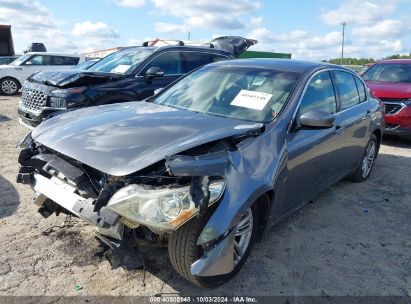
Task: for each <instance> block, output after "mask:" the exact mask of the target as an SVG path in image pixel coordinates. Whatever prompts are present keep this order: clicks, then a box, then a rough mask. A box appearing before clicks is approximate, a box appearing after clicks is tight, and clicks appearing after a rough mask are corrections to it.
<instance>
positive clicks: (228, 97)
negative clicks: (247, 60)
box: [155, 66, 299, 122]
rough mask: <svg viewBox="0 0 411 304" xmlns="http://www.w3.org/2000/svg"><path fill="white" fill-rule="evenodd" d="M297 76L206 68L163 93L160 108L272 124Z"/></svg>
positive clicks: (272, 71) (256, 69)
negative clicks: (173, 108) (161, 106)
mask: <svg viewBox="0 0 411 304" xmlns="http://www.w3.org/2000/svg"><path fill="white" fill-rule="evenodd" d="M298 78H299V74H298V73H293V72H287V71H276V70H272V69H264V68H250V67H233V66H206V67H203V68H201V69H199V70H197V71H195V72H193V73H191V74H189V75H188V76H187V77H185V78H183V79H181V80H180V81H178V82H177V83H175V84H174V85H173V86H171V87H170V88H168V89H167V90H166V91H164V92H162V93H161V94H160V95H159V96H158V97H157V98H155V102H156V103H158V104H161V105H165V106H170V107H175V108H180V109H185V110H190V111H194V112H201V113H206V114H211V115H217V116H223V117H231V118H236V119H242V120H247V121H254V122H269V121H271V120H273V119H274V118H275V117H276V116H277V115H278V113H279V112H280V111H281V109H282V108H283V106H284V105H285V103H286V101H287V99H288V96H289V95H290V93H291V91H292V89H293V88H294V86H295V84H296V82H297V80H298Z"/></svg>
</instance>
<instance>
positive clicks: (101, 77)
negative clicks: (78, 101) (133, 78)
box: [29, 69, 121, 88]
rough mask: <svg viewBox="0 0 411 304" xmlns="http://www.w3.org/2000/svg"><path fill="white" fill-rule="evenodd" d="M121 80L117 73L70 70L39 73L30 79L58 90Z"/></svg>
mask: <svg viewBox="0 0 411 304" xmlns="http://www.w3.org/2000/svg"><path fill="white" fill-rule="evenodd" d="M119 78H121V75H119V74H115V73H103V72H91V71H80V70H75V69H68V70H61V71H42V72H38V73H35V74H33V75H31V76H30V77H29V81H31V82H37V83H42V84H46V85H50V86H54V87H58V88H73V87H79V86H85V85H92V84H101V83H105V82H107V81H110V80H114V79H119Z"/></svg>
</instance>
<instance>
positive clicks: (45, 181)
mask: <svg viewBox="0 0 411 304" xmlns="http://www.w3.org/2000/svg"><path fill="white" fill-rule="evenodd" d="M30 182H31V185H32V187H33V189H34V190H35V191H36V193H37V195H36V198H35V200H34V203H35V204H36V205H39V207H41V206H42V205H43V204H44V202H45V201H46V199H47V198H48V199H50V200H52V201H53V202H54V203H56V204H57V205H59V206H60V207H62V208H64V209H65V210H67V211H68V212H70V213H72V214H74V215H75V216H77V217H79V218H81V219H83V220H85V221H86V222H88V223H90V224H92V225H94V226H96V227H97V232H98V233H100V234H102V235H105V236H108V237H111V238H115V239H117V240H121V239H122V237H123V229H124V226H123V224H122V223H121V222H120V218H119V216H118V215H117V214H115V213H113V212H112V211H110V210H108V209H106V208H105V207H103V208H101V209H100V210H99V211H96V212H94V211H93V205H92V200H90V199H85V198H83V197H81V196H80V195H78V194H76V193H75V190H76V188H75V187H73V186H71V185H69V184H67V183H66V182H64V181H61V180H60V179H58V178H57V177H55V176H53V177H51V178H50V179H49V178H47V177H44V176H42V175H40V174H38V173H34V174H33V175H32V177H31V181H30Z"/></svg>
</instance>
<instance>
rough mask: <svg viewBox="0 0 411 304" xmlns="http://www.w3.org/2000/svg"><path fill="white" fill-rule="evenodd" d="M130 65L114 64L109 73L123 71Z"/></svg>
mask: <svg viewBox="0 0 411 304" xmlns="http://www.w3.org/2000/svg"><path fill="white" fill-rule="evenodd" d="M130 67H131V65H128V64H119V65H118V66H116V67H115V68H114V69H112V70H111V73H124V72H126V71H127V70H128V69H129V68H130Z"/></svg>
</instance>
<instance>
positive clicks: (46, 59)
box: [26, 55, 50, 65]
mask: <svg viewBox="0 0 411 304" xmlns="http://www.w3.org/2000/svg"><path fill="white" fill-rule="evenodd" d="M26 65H50V56H47V55H33V56H32V57H30V59H29V60H27V61H26Z"/></svg>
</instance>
